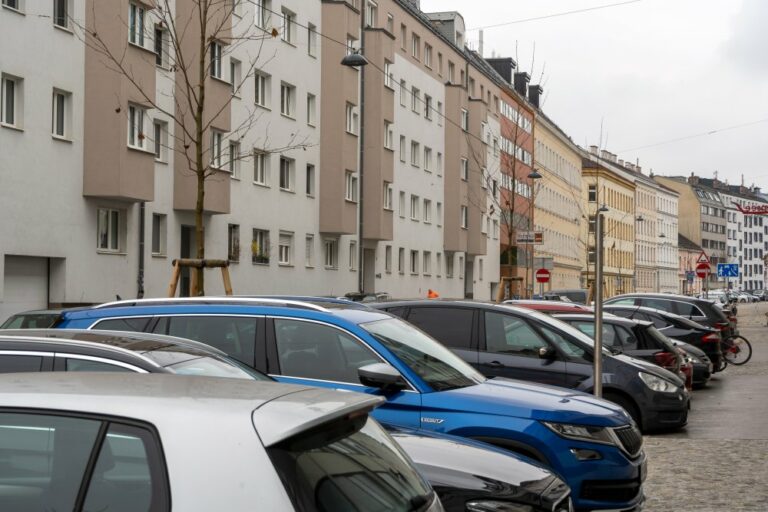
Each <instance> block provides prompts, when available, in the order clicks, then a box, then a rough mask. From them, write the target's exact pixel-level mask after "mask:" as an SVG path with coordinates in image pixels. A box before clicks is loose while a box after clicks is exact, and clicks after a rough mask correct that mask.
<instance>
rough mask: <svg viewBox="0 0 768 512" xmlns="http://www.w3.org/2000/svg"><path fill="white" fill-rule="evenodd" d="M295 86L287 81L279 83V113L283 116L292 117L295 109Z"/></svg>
mask: <svg viewBox="0 0 768 512" xmlns="http://www.w3.org/2000/svg"><path fill="white" fill-rule="evenodd" d="M295 102H296V87H294V86H293V85H291V84H289V83H287V82H281V83H280V114H282V115H284V116H285V117H288V118H291V119H293V118H294V112H295V110H296V105H295Z"/></svg>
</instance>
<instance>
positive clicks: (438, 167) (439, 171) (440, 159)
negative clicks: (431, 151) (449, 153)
mask: <svg viewBox="0 0 768 512" xmlns="http://www.w3.org/2000/svg"><path fill="white" fill-rule="evenodd" d="M435 170H437V175H438V176H440V175H442V174H443V154H442V153H440V152H438V153H437V160H436V163H435Z"/></svg>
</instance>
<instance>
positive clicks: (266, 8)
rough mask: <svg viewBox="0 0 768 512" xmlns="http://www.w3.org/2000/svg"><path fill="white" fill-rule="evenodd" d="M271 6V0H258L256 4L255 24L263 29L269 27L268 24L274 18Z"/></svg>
mask: <svg viewBox="0 0 768 512" xmlns="http://www.w3.org/2000/svg"><path fill="white" fill-rule="evenodd" d="M271 7H272V2H271V1H270V0H256V2H255V4H254V20H253V23H254V25H256V26H257V27H259V28H261V29H263V30H266V29H267V28H268V27H267V24H268V23H269V22H270V21H271V18H272V12H271V9H270V8H271Z"/></svg>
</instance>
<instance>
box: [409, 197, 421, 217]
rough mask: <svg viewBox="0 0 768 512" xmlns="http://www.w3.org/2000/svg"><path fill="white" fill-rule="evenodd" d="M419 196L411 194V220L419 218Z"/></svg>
mask: <svg viewBox="0 0 768 512" xmlns="http://www.w3.org/2000/svg"><path fill="white" fill-rule="evenodd" d="M419 200H420V198H419V196H417V195H414V194H411V220H415V221H418V220H419Z"/></svg>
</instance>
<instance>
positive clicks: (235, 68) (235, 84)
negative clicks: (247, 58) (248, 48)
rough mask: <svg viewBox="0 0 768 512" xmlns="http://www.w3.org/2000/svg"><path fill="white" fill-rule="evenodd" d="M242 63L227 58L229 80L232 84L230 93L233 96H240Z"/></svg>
mask: <svg viewBox="0 0 768 512" xmlns="http://www.w3.org/2000/svg"><path fill="white" fill-rule="evenodd" d="M242 69H243V68H242V64H241V63H240V61H239V60H237V59H233V58H231V57H230V59H229V82H230V84H231V86H232V95H233V96H238V97H239V96H240V89H241V88H242V86H243V79H242Z"/></svg>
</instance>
